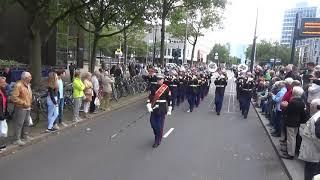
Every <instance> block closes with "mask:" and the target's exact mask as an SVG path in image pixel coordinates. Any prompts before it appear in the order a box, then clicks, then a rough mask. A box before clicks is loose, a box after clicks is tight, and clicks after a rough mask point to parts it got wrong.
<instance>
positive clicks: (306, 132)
mask: <svg viewBox="0 0 320 180" xmlns="http://www.w3.org/2000/svg"><path fill="white" fill-rule="evenodd" d="M310 113H311V114H312V117H311V118H310V119H309V120H308V121H307V122H306V124H302V125H301V127H300V130H299V132H300V135H301V137H302V142H301V148H300V153H299V159H301V160H303V161H304V162H305V168H304V178H305V180H312V178H313V176H315V175H317V174H320V170H319V169H320V168H319V161H320V139H318V138H317V136H316V133H315V123H316V122H317V121H319V120H320V99H314V100H312V101H311V104H310Z"/></svg>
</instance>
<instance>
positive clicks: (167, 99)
mask: <svg viewBox="0 0 320 180" xmlns="http://www.w3.org/2000/svg"><path fill="white" fill-rule="evenodd" d="M163 82H164V76H163V75H162V74H158V75H157V83H158V84H157V86H156V88H155V89H154V90H151V91H150V95H149V98H148V101H147V109H148V111H149V112H150V113H151V116H150V123H151V127H152V129H153V132H154V135H155V140H154V144H153V146H152V147H153V148H157V147H158V146H159V145H160V143H161V139H162V134H163V127H164V121H165V117H166V115H171V111H172V102H171V92H170V90H169V87H168V86H167V85H166V84H164V83H163Z"/></svg>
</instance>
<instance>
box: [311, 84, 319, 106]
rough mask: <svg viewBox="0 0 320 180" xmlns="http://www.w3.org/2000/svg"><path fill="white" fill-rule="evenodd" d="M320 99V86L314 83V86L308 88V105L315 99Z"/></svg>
mask: <svg viewBox="0 0 320 180" xmlns="http://www.w3.org/2000/svg"><path fill="white" fill-rule="evenodd" d="M319 98H320V86H319V85H317V84H315V83H312V85H311V86H310V87H309V88H308V103H311V101H312V100H313V99H319Z"/></svg>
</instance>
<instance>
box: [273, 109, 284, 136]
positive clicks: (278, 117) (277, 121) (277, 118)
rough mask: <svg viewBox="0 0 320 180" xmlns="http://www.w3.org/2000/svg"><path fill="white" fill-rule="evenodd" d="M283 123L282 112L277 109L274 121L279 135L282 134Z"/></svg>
mask: <svg viewBox="0 0 320 180" xmlns="http://www.w3.org/2000/svg"><path fill="white" fill-rule="evenodd" d="M281 123H282V112H281V111H278V110H277V111H276V115H275V118H274V122H273V125H274V129H275V133H276V134H277V135H281Z"/></svg>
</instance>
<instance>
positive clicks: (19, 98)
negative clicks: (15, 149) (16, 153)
mask: <svg viewBox="0 0 320 180" xmlns="http://www.w3.org/2000/svg"><path fill="white" fill-rule="evenodd" d="M31 79H32V77H31V74H30V73H29V72H23V73H22V74H21V80H20V81H18V82H17V83H16V85H15V87H14V89H13V92H12V96H11V102H12V103H13V105H14V107H15V109H14V111H15V112H14V115H13V119H14V121H15V142H14V143H15V144H17V145H19V146H23V145H25V142H24V141H22V140H21V138H22V139H25V140H31V139H32V138H31V137H29V136H27V134H26V130H25V127H26V125H27V124H28V121H29V119H30V110H31V103H32V91H31V85H30V82H31Z"/></svg>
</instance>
